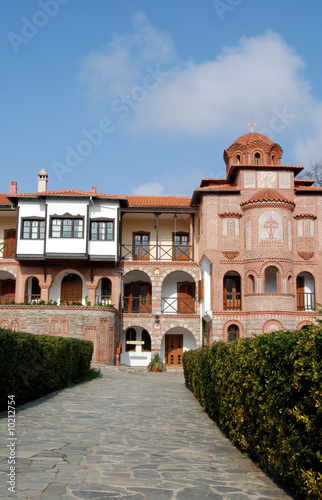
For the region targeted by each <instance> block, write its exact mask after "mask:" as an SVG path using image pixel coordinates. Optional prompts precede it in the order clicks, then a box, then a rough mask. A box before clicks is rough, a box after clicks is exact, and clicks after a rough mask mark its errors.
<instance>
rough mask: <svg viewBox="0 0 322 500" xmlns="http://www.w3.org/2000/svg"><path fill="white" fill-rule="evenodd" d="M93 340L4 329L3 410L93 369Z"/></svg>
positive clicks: (0, 351) (0, 345) (0, 360)
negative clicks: (10, 399) (11, 401)
mask: <svg viewBox="0 0 322 500" xmlns="http://www.w3.org/2000/svg"><path fill="white" fill-rule="evenodd" d="M92 354H93V343H92V342H90V341H85V340H79V339H72V338H66V337H54V336H50V335H32V334H31V333H19V332H18V333H17V332H12V331H10V330H3V329H0V411H4V410H6V408H7V396H8V395H12V394H13V395H15V401H16V404H17V405H20V404H23V403H25V402H27V401H32V400H34V399H36V398H39V397H41V396H44V395H45V394H48V393H49V392H52V391H55V390H58V389H61V388H62V387H66V386H67V385H69V384H70V383H71V382H73V381H74V380H76V379H78V378H80V377H82V376H84V375H85V374H86V373H87V372H88V371H89V369H90V363H91V359H92Z"/></svg>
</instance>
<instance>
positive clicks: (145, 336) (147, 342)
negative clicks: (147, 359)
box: [142, 330, 151, 352]
mask: <svg viewBox="0 0 322 500" xmlns="http://www.w3.org/2000/svg"><path fill="white" fill-rule="evenodd" d="M142 341H143V342H144V344H142V352H150V351H151V337H150V334H149V332H147V331H146V330H142Z"/></svg>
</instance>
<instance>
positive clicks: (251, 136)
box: [233, 132, 274, 146]
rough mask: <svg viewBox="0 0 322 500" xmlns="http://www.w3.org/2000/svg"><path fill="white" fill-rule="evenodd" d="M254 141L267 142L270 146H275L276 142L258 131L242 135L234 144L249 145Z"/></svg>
mask: <svg viewBox="0 0 322 500" xmlns="http://www.w3.org/2000/svg"><path fill="white" fill-rule="evenodd" d="M253 142H265V143H266V144H269V145H270V146H273V144H274V142H273V141H271V140H270V139H269V138H268V137H266V136H265V135H262V134H258V133H257V132H249V133H248V134H245V135H242V136H241V137H239V139H237V140H236V141H235V142H233V144H241V145H242V146H247V145H248V144H252V143H253Z"/></svg>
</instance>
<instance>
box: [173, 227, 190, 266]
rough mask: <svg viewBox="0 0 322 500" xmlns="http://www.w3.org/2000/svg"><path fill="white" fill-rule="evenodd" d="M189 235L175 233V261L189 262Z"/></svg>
mask: <svg viewBox="0 0 322 500" xmlns="http://www.w3.org/2000/svg"><path fill="white" fill-rule="evenodd" d="M188 243H189V234H188V233H176V234H174V233H173V247H172V259H173V260H189V247H188Z"/></svg>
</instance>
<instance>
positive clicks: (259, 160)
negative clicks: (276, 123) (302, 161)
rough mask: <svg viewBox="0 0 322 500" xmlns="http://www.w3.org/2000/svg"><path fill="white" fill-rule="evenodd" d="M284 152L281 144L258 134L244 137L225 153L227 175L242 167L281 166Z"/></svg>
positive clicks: (251, 133)
mask: <svg viewBox="0 0 322 500" xmlns="http://www.w3.org/2000/svg"><path fill="white" fill-rule="evenodd" d="M282 154H283V150H282V148H281V146H280V145H279V144H276V143H274V142H273V141H271V140H270V139H268V137H265V136H264V135H262V134H258V133H256V132H250V133H248V134H245V135H242V136H241V137H239V139H237V140H236V141H235V142H234V143H233V144H232V145H231V146H230V147H229V148H227V149H225V151H224V161H225V163H226V173H227V176H228V175H229V173H230V171H231V170H232V168H233V167H234V166H235V167H237V166H241V165H245V166H246V165H249V166H251V165H256V166H258V165H280V164H281V158H282Z"/></svg>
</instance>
